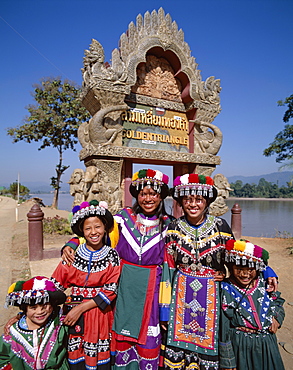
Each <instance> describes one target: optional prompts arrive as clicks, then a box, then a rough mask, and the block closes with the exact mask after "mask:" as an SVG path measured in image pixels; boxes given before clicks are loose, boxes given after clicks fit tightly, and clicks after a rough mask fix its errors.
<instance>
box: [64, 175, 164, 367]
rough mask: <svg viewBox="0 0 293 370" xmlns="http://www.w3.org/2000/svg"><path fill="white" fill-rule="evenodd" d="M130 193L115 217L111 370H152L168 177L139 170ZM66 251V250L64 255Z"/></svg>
mask: <svg viewBox="0 0 293 370" xmlns="http://www.w3.org/2000/svg"><path fill="white" fill-rule="evenodd" d="M129 191H130V193H131V194H132V196H133V197H134V198H135V199H136V202H135V204H134V205H133V207H132V208H130V207H126V208H124V209H122V210H121V211H120V212H119V213H118V214H117V215H115V216H114V218H115V221H116V222H117V224H118V229H119V240H118V244H117V246H116V250H117V252H118V253H119V256H120V258H121V266H122V271H121V277H120V281H119V289H118V296H117V302H116V310H115V318H114V325H113V335H112V349H113V353H114V354H115V362H114V365H113V368H114V369H116V370H117V369H123V370H127V369H129V370H130V369H131V370H136V369H142V370H148V369H152V370H155V369H157V368H158V366H159V352H160V345H161V333H160V325H159V285H160V279H161V274H162V268H161V265H162V264H163V257H164V243H165V235H166V231H167V227H168V225H169V223H170V218H169V216H168V215H167V214H166V211H165V207H164V202H163V200H164V199H165V198H166V196H167V195H168V194H169V189H168V176H166V175H164V174H162V172H160V171H154V170H151V169H148V170H140V171H138V172H136V173H135V174H134V175H133V177H132V182H131V185H130V187H129ZM73 244H74V240H71V241H70V242H69V243H67V245H68V246H71V247H72V246H73ZM67 251H68V248H66V247H65V248H64V254H67Z"/></svg>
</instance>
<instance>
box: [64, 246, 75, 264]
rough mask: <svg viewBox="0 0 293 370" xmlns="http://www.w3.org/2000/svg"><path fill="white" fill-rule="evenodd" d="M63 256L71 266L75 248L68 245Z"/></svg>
mask: <svg viewBox="0 0 293 370" xmlns="http://www.w3.org/2000/svg"><path fill="white" fill-rule="evenodd" d="M61 258H62V260H63V261H65V262H66V263H67V265H69V266H70V265H71V264H72V263H73V262H74V250H73V249H72V248H70V247H68V246H66V247H64V248H63V250H62V255H61Z"/></svg>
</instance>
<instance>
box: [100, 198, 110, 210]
mask: <svg viewBox="0 0 293 370" xmlns="http://www.w3.org/2000/svg"><path fill="white" fill-rule="evenodd" d="M99 206H100V207H102V208H105V209H108V203H107V202H105V201H103V200H101V201H100V203H99Z"/></svg>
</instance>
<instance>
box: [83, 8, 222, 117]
mask: <svg viewBox="0 0 293 370" xmlns="http://www.w3.org/2000/svg"><path fill="white" fill-rule="evenodd" d="M154 47H156V48H161V49H162V50H163V51H166V50H168V51H169V52H173V53H174V55H176V57H177V58H178V59H179V61H180V74H182V75H185V76H186V77H185V79H187V80H188V81H189V89H188V90H189V95H190V97H191V100H193V101H198V102H201V103H205V104H207V105H208V106H209V108H210V109H211V110H212V111H214V115H215V116H216V115H217V114H218V113H219V109H220V105H219V103H220V98H219V93H220V90H221V88H220V80H218V79H215V78H214V77H209V78H208V79H207V80H206V81H202V78H201V74H200V71H199V70H198V69H197V67H198V65H197V63H196V62H195V58H194V57H192V56H191V51H190V48H189V45H188V44H187V43H186V42H185V41H184V32H183V31H182V30H181V29H180V30H178V26H177V23H176V22H175V21H172V18H171V16H170V15H169V14H165V12H164V10H163V8H160V9H159V10H158V12H156V11H155V10H153V11H152V13H149V12H146V13H145V14H144V16H142V15H141V14H139V15H138V16H137V18H136V24H134V23H133V22H131V23H130V24H129V26H128V30H127V32H126V33H123V34H122V35H121V37H120V40H119V49H114V50H113V52H112V58H111V59H112V65H110V64H109V63H105V62H104V49H103V47H102V46H101V44H100V43H99V42H98V41H97V40H94V39H93V40H92V44H91V45H90V47H89V50H86V51H85V57H84V68H83V69H82V73H83V92H82V100H83V103H84V105H85V106H86V108H87V109H88V110H89V111H90V112H91V113H92V114H95V113H96V112H95V111H93V107H95V109H99V108H98V106H97V105H95V104H94V103H92V100H93V99H95V97H94V96H93V94H91V90H92V89H94V88H99V89H102V90H106V91H113V92H117V93H118V92H119V93H124V94H125V97H126V96H128V97H129V93H130V90H131V88H132V87H133V86H134V85H135V84H136V83H137V68H138V69H139V70H140V69H141V68H142V70H141V71H139V73H140V74H141V76H143V75H144V73H145V71H144V70H143V69H144V68H145V67H146V64H148V63H154V68H153V70H152V71H153V73H154V74H155V75H156V74H157V75H156V76H157V77H158V73H159V74H162V71H163V72H164V73H165V74H166V73H167V72H168V71H167V69H166V70H164V69H162V68H161V70H158V69H157V67H158V66H157V63H158V60H160V63H161V65H164V63H165V62H164V63H163V59H164V58H158V57H155V56H154V55H150V54H149V53H148V52H149V50H151V49H152V48H154ZM149 57H152V59H153V60H152V62H150V61H148V60H147V59H148V58H149ZM144 63H146V64H144ZM164 68H165V67H164ZM166 68H169V67H166ZM169 72H171V70H169ZM153 77H154V76H153ZM141 82H142V81H141V80H139V81H138V83H139V84H140V83H141ZM169 84H170V86H169V90H170V91H171V93H170V92H169V93H168V90H165V93H166V94H167V96H164V94H162V95H161V96H160V99H165V100H169V99H172V100H173V101H174V102H180V101H181V96H179V95H178V92H177V88H178V89H179V91H180V92H181V87H180V86H178V84H179V79H178V78H177V77H176V79H175V78H174V73H173V76H172V79H169ZM143 85H144V84H143ZM142 93H143V94H145V89H143V92H142ZM137 94H138V95H139V94H140V93H139V92H137ZM152 98H156V96H154V95H152ZM190 104H192V103H191V102H190V99H189V100H188V103H185V108H186V111H187V110H188V105H189V106H190ZM109 105H111V102H109ZM113 105H114V104H113ZM210 122H211V121H210Z"/></svg>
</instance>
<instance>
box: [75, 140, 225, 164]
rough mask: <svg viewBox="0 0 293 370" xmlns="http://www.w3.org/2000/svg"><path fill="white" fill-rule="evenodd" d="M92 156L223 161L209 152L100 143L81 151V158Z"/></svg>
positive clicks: (217, 162)
mask: <svg viewBox="0 0 293 370" xmlns="http://www.w3.org/2000/svg"><path fill="white" fill-rule="evenodd" d="M91 156H103V157H116V158H117V157H118V158H138V159H147V160H152V159H154V160H157V159H158V158H160V160H162V161H166V162H168V163H169V162H170V163H172V162H183V163H185V162H186V163H200V164H206V165H219V164H220V163H221V161H220V157H219V156H215V155H211V154H207V153H202V154H201V153H199V154H197V153H184V152H167V151H162V150H154V149H140V148H132V147H119V146H112V145H107V146H102V145H98V146H97V147H96V148H94V149H91V148H90V147H87V148H84V149H82V150H81V151H80V153H79V158H80V160H86V158H88V157H91Z"/></svg>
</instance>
